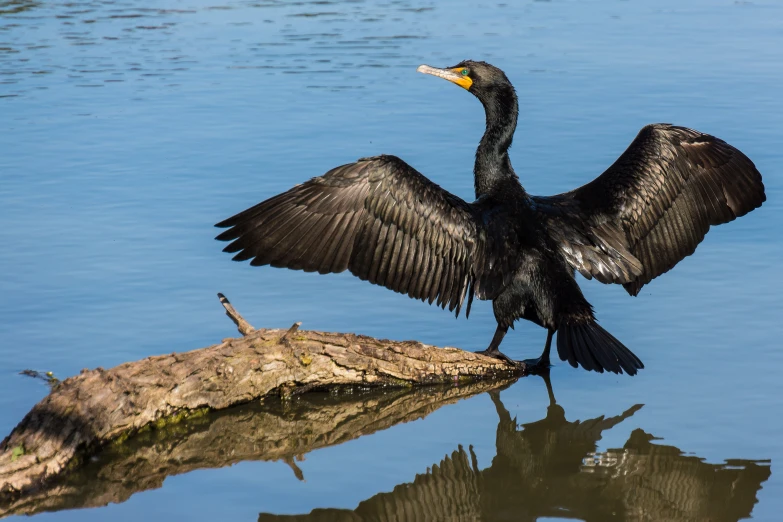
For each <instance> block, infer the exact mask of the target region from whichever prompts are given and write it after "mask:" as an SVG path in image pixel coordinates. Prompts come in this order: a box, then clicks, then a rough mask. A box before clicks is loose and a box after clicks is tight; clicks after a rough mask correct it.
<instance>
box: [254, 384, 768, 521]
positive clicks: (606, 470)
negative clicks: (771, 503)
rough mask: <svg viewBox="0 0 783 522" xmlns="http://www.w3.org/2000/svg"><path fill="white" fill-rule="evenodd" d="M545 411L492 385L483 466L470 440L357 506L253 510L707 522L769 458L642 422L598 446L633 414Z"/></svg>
mask: <svg viewBox="0 0 783 522" xmlns="http://www.w3.org/2000/svg"><path fill="white" fill-rule="evenodd" d="M546 380H547V383H546V384H547V388H548V390H549V394H550V399H551V403H550V405H549V407H548V408H547V411H546V417H544V418H543V419H541V420H539V421H536V422H530V423H526V424H521V425H518V424H517V422H516V419H514V418H512V417H511V414H510V413H509V411H508V410H507V409H506V407H505V406H504V405H503V402H502V401H501V399H500V392H499V391H498V390H495V391H490V392H489V394H490V396H491V398H492V402H493V403H494V405H495V408H496V410H497V415H498V427H497V436H496V442H495V444H496V448H497V454H496V455H495V457H494V458H493V459H492V464H491V465H490V466H489V467H488V468H486V469H479V466H478V462H477V457H476V454H475V453H474V451H473V448H472V447H471V448H469V449H468V450H467V451H466V450H465V449H464V448H463V447H462V446H460V447H459V449H458V450H456V451H454V452H453V453H452V454H451V455H448V456H446V457H445V458H444V459H443V460H441V461H440V462H439V463H436V464H433V465H432V468H431V469H428V470H427V472H426V473H424V474H421V475H417V476H416V477H415V478H414V479H413V481H412V482H410V483H405V484H400V485H399V486H397V487H395V488H394V490H393V491H391V492H390V493H380V494H378V495H375V496H373V497H372V498H369V499H367V500H365V501H363V502H361V503H360V504H359V505H358V506H357V508H356V509H355V510H352V511H349V510H337V509H316V510H314V511H312V512H311V513H310V514H308V515H283V516H281V515H272V514H264V513H262V514H261V515H259V517H258V520H259V522H274V521H280V522H282V521H291V522H294V521H296V522H305V521H311V522H338V521H339V522H342V521H344V522H359V521H377V522H381V521H392V520H396V521H400V522H401V521H407V520H411V521H413V520H454V521H457V520H459V521H463V520H464V521H477V520H487V521H489V520H520V521H522V520H531V521H533V520H538V519H539V518H541V517H559V518H567V519H579V520H589V521H592V520H595V521H602V520H667V521H672V522H674V521H695V520H710V521H712V522H728V521H736V520H740V519H742V518H747V517H750V514H751V511H752V510H753V506H754V504H756V502H757V498H756V494H757V492H758V491H759V489H761V485H762V483H763V482H765V481H766V480H767V479H768V478H769V476H770V466H769V463H768V462H765V461H749V460H728V461H726V463H724V464H708V463H705V462H704V461H703V459H700V458H699V457H697V456H693V455H686V454H684V453H683V452H682V451H681V450H680V449H678V448H675V447H673V446H665V445H659V444H656V443H655V442H654V441H655V437H654V436H653V435H651V434H649V433H646V432H645V431H643V430H641V429H636V430H634V431H633V432H632V433H631V436H630V437H629V438H628V441H627V442H626V443H625V445H624V446H623V447H622V448H619V449H609V450H607V451H604V452H598V451H597V445H598V441H600V440H601V437H602V435H603V434H604V432H606V431H608V430H611V429H612V428H613V427H615V426H616V425H618V424H620V423H621V422H623V421H624V420H625V419H627V418H629V417H631V416H632V415H633V414H634V413H636V412H637V411H638V410H639V409H641V407H642V405H640V404H637V405H635V406H632V407H630V408H628V409H627V410H626V411H625V412H623V413H622V414H620V415H615V416H612V417H604V416H601V417H597V418H594V419H587V420H583V421H579V420H576V421H568V420H567V419H566V413H565V411H564V410H563V408H562V407H561V406H560V405H558V404H557V403H556V402H555V398H554V395H553V393H552V389H551V385H550V383H549V382H548V378H547V379H546Z"/></svg>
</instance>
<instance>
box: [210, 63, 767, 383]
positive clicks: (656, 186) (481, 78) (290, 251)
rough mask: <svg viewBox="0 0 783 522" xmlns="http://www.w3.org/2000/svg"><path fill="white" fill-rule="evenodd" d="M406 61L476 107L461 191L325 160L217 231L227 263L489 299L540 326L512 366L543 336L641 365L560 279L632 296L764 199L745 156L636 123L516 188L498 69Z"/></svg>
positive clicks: (389, 165)
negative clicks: (478, 120) (546, 184)
mask: <svg viewBox="0 0 783 522" xmlns="http://www.w3.org/2000/svg"><path fill="white" fill-rule="evenodd" d="M418 71H419V72H422V73H425V74H432V75H435V76H438V77H440V78H444V79H446V80H449V81H450V82H453V83H455V84H457V85H459V86H460V87H463V88H464V89H466V90H468V91H469V92H470V93H472V94H473V95H475V96H476V97H477V98H478V99H479V100H480V101H481V103H482V105H483V106H484V110H485V113H486V131H485V133H484V136H483V137H482V138H481V142H480V143H479V146H478V150H477V151H476V163H475V166H474V169H473V174H474V179H475V189H476V201H474V202H473V203H467V202H465V201H463V200H462V199H460V198H459V197H457V196H455V195H453V194H451V193H449V192H447V191H445V190H443V189H442V188H441V187H439V186H438V185H436V184H435V183H433V182H432V181H430V180H429V179H427V178H426V177H424V176H423V175H422V174H420V173H419V172H418V171H416V170H415V169H414V168H413V167H411V166H410V165H408V164H407V163H405V162H404V161H402V160H401V159H399V158H397V157H395V156H385V155H383V156H375V157H371V158H362V159H360V160H358V161H357V162H355V163H349V164H347V165H343V166H340V167H337V168H334V169H332V170H330V171H329V172H327V173H326V174H324V175H323V176H320V177H316V178H313V179H311V180H310V181H307V182H305V183H302V184H301V185H297V186H295V187H294V188H292V189H291V190H289V191H287V192H284V193H282V194H279V195H277V196H274V197H272V198H270V199H268V200H266V201H264V202H262V203H259V204H258V205H256V206H254V207H252V208H249V209H247V210H245V211H244V212H240V213H239V214H237V215H235V216H234V217H231V218H229V219H227V220H225V221H222V222H220V223H218V224H217V225H216V226H218V227H229V229H228V230H226V231H225V232H223V233H222V234H220V235H219V236H217V239H219V240H223V241H231V244H230V245H228V246H227V247H226V248H225V249H224V251H226V252H232V253H236V255H235V256H234V259H235V260H236V261H245V260H248V259H249V260H251V261H250V264H251V265H256V266H260V265H272V266H274V267H281V268H282V267H284V268H292V269H295V270H304V271H306V272H314V271H318V272H319V273H322V274H326V273H329V272H342V271H344V270H346V269H348V270H350V271H351V273H352V274H354V275H356V276H358V277H359V278H361V279H363V280H366V281H370V282H371V283H373V284H378V285H383V286H385V287H387V288H390V289H392V290H394V291H395V292H399V293H402V294H408V296H409V297H412V298H416V299H421V300H422V301H428V302H429V303H430V304H432V303H433V302H437V304H438V305H439V306H441V307H442V308H446V307H447V306H448V308H449V310H450V311H454V310H456V314H457V315H459V311H460V309H461V307H462V305H463V304H464V302H465V298H466V296H467V307H466V311H465V315H466V316H467V315H468V314H469V313H470V305H471V302H472V300H473V296H476V297H478V298H479V299H488V300H492V307H493V310H494V312H495V318H496V319H497V323H498V326H497V330H496V331H495V335H494V337H493V338H492V341H491V343H490V344H489V347H488V348H487V349H486V350H484V351H483V352H481V353H484V354H486V355H489V356H491V357H496V358H500V359H504V360H509V361H510V359H508V357H506V356H505V355H503V354H502V353H501V352H500V351H499V350H498V347H499V346H500V343H501V341H502V340H503V337H504V336H505V335H506V332H507V331H508V327H509V326H513V324H514V321H516V320H517V319H520V318H521V319H527V320H529V321H532V322H534V323H536V324H538V325H540V326H542V327H544V328H546V329H547V331H548V335H547V339H546V345H545V347H544V351H543V353H542V354H541V356H540V357H539V358H538V359H535V360H527V361H524V362H523V363H522V364H523V365H526V366H527V367H528V369H529V370H536V369H544V368H548V367H549V351H550V346H551V344H552V336H553V335H554V333H555V331H557V332H558V336H557V351H558V354H559V355H560V358H561V359H562V360H568V362H569V363H570V364H571V366H573V367H576V366H577V364H580V365H581V366H582V367H583V368H585V369H587V370H595V371H598V372H603V371H604V370H607V371H610V372H614V373H622V372H623V371H625V372H626V373H628V374H629V375H634V374H635V373H636V372H637V370H639V369H640V368H644V365H643V364H642V362H641V361H640V360H639V358H638V357H636V355H634V354H633V353H632V352H631V351H630V350H629V349H628V348H626V347H625V346H623V344H622V343H620V341H618V340H617V339H615V338H614V337H613V336H612V335H611V334H610V333H609V332H607V331H606V330H604V329H603V328H601V327H600V326H599V325H598V323H597V322H596V320H595V316H594V314H593V308H592V306H591V305H590V303H588V302H587V300H586V299H585V298H584V296H583V295H582V292H581V290H580V289H579V285H578V284H577V282H576V280H575V278H574V275H575V271H578V272H579V273H581V274H582V275H583V276H585V277H586V278H588V279H592V278H596V279H597V280H599V281H601V282H602V283H619V284H622V285H623V287H624V288H625V289H626V290H627V291H628V293H629V294H631V295H633V296H635V295H637V294H638V293H639V290H640V289H641V288H642V286H644V285H645V284H647V283H649V282H650V281H651V280H652V279H654V278H655V277H657V276H659V275H661V274H663V273H664V272H666V271H668V270H669V269H671V268H672V267H673V266H674V265H675V264H677V262H679V261H680V260H681V259H683V258H684V257H686V256H688V255H690V254H692V253H693V252H694V250H695V249H696V246H697V245H698V244H699V243H700V242H701V241H702V239H703V238H704V235H705V234H706V233H707V231H708V230H709V228H710V226H711V225H719V224H721V223H726V222H728V221H731V220H733V219H734V218H736V217H738V216H742V215H744V214H747V213H748V212H750V211H751V210H753V209H755V208H757V207H759V206H760V205H761V204H762V202H764V200H765V199H766V197H765V195H764V185H763V184H762V181H761V174H759V172H758V170H756V167H755V166H754V165H753V162H751V161H750V159H748V158H747V156H745V155H744V154H743V153H741V152H740V151H739V150H737V149H735V148H734V147H732V146H731V145H729V144H727V143H726V142H724V141H722V140H720V139H718V138H715V137H714V136H710V135H708V134H702V133H701V132H698V131H695V130H692V129H687V128H684V127H676V126H673V125H668V124H654V125H648V126H646V127H644V128H643V129H642V130H641V132H640V133H639V135H638V136H637V137H636V139H635V140H634V141H633V142H632V143H631V145H630V146H629V147H628V149H627V150H626V151H625V152H624V153H623V154H622V155H621V156H620V157H619V158H618V159H617V161H615V163H614V164H613V165H612V166H611V167H609V168H608V169H607V170H606V172H604V173H603V174H601V175H600V176H598V178H596V179H595V180H593V181H592V182H590V183H588V184H587V185H584V186H582V187H580V188H578V189H576V190H573V191H571V192H566V193H564V194H559V195H556V196H549V197H542V196H531V195H529V194H528V193H527V192H526V191H525V189H524V188H523V187H522V185H521V184H520V182H519V178H518V177H517V175H516V174H515V173H514V169H513V168H512V167H511V161H510V160H509V157H508V149H509V147H510V146H511V140H512V138H513V136H514V130H515V129H516V125H517V113H518V107H517V96H516V93H515V91H514V87H513V86H512V85H511V82H509V80H508V78H506V75H505V74H504V73H503V71H501V70H500V69H498V68H497V67H494V66H492V65H490V64H488V63H485V62H475V61H470V60H468V61H463V62H461V63H459V64H458V65H455V66H454V67H449V68H446V69H436V68H434V67H429V66H427V65H422V66H420V67H419V68H418Z"/></svg>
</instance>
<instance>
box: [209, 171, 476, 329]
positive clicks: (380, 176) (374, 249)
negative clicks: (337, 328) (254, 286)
mask: <svg viewBox="0 0 783 522" xmlns="http://www.w3.org/2000/svg"><path fill="white" fill-rule="evenodd" d="M216 226H218V227H230V228H229V229H228V230H227V231H225V232H223V233H222V234H220V235H219V236H217V239H219V240H223V241H232V242H231V244H230V245H228V246H227V247H226V248H225V249H224V251H226V252H236V255H235V256H234V259H235V260H237V261H245V260H248V259H250V260H251V261H250V264H251V265H256V266H260V265H272V266H275V267H284V268H291V269H295V270H304V271H306V272H314V271H318V272H320V273H322V274H325V273H329V272H342V271H344V270H345V269H348V270H350V271H351V273H352V274H354V275H356V276H358V277H359V278H361V279H363V280H366V281H369V282H371V283H373V284H377V285H382V286H385V287H386V288H390V289H392V290H394V291H395V292H399V293H403V294H407V295H408V296H410V297H412V298H416V299H421V300H422V301H429V302H430V304H431V303H432V302H433V301H435V300H436V299H437V303H438V305H439V306H441V307H443V308H445V307H446V306H448V307H449V310H450V311H453V310H454V309H455V308H456V310H457V312H456V313H457V314H459V310H460V308H461V306H462V304H463V301H464V299H465V295H466V294H467V293H468V290H469V289H470V287H471V284H472V282H473V280H474V277H476V273H477V272H480V271H481V270H480V268H479V267H477V266H476V263H474V249H475V244H476V242H477V241H478V239H477V237H478V234H477V226H478V225H477V221H476V219H475V216H474V213H473V210H472V207H471V206H470V205H469V204H468V203H466V202H465V201H463V200H462V199H460V198H458V197H457V196H454V195H452V194H450V193H449V192H447V191H445V190H443V189H442V188H440V187H439V186H438V185H436V184H435V183H433V182H431V181H430V180H428V179H427V178H426V177H424V176H422V175H421V174H420V173H419V172H417V171H416V170H415V169H413V168H412V167H411V166H409V165H408V164H407V163H405V162H404V161H402V160H401V159H399V158H397V157H394V156H377V157H374V158H364V159H361V160H359V161H357V162H356V163H350V164H348V165H343V166H341V167H337V168H335V169H332V170H330V171H329V172H327V173H326V174H324V175H323V176H320V177H316V178H313V179H311V180H310V181H307V182H306V183H303V184H301V185H297V186H296V187H294V188H292V189H291V190H289V191H287V192H284V193H282V194H279V195H277V196H275V197H273V198H271V199H268V200H266V201H264V202H262V203H259V204H258V205H256V206H254V207H252V208H249V209H247V210H245V211H244V212H241V213H239V214H237V215H236V216H234V217H232V218H229V219H227V220H225V221H223V222H221V223H218V224H217V225H216ZM471 292H472V290H471ZM471 297H472V294H471ZM467 312H468V313H469V312H470V303H468V310H467Z"/></svg>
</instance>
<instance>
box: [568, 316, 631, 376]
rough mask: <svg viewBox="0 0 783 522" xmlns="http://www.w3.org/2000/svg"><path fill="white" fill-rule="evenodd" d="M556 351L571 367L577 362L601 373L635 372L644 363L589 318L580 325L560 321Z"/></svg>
mask: <svg viewBox="0 0 783 522" xmlns="http://www.w3.org/2000/svg"><path fill="white" fill-rule="evenodd" d="M557 353H558V355H560V359H561V360H563V361H566V360H567V361H568V362H569V364H570V365H571V366H573V367H574V368H576V367H577V363H578V364H579V365H581V366H582V367H583V368H584V369H585V370H591V371H597V372H599V373H603V371H604V370H606V371H609V372H612V373H623V372H625V373H627V374H628V375H636V373H637V371H639V370H641V369H642V368H644V364H642V361H640V360H639V358H638V357H637V356H636V355H634V353H633V352H632V351H631V350H629V349H628V348H626V347H625V346H624V345H623V343H621V342H620V341H618V340H617V339H615V337H614V336H613V335H612V334H610V333H609V332H607V331H606V330H604V329H603V328H601V327H600V326H599V325H598V323H596V322H594V321H590V322H587V323H581V324H565V323H564V324H561V325H560V328H558V331H557Z"/></svg>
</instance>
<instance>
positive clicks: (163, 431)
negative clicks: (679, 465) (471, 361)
mask: <svg viewBox="0 0 783 522" xmlns="http://www.w3.org/2000/svg"><path fill="white" fill-rule="evenodd" d="M508 382H509V381H507V380H506V381H503V380H496V381H483V382H476V383H471V384H466V385H460V386H455V385H442V386H430V387H426V388H417V389H410V388H406V389H399V388H397V389H386V390H372V391H352V392H350V393H334V392H332V393H326V392H324V393H313V394H307V395H303V396H301V397H296V398H294V399H293V400H280V399H278V398H270V399H267V400H266V401H264V402H262V403H259V402H256V403H253V404H247V405H244V406H239V407H236V408H231V409H228V410H225V411H223V412H209V413H206V414H203V415H196V416H193V417H191V418H189V419H188V420H187V421H186V422H179V423H170V424H166V425H165V426H161V427H156V428H151V429H148V430H144V431H143V432H142V433H140V434H138V436H136V437H134V438H133V439H132V440H129V441H125V442H117V443H114V444H109V445H108V446H106V447H105V448H103V449H102V450H101V451H100V452H98V454H97V455H96V456H95V457H94V458H93V459H90V462H88V463H87V464H85V465H84V466H83V467H80V468H79V469H78V470H75V471H74V472H72V473H67V474H63V475H61V476H59V477H56V478H55V479H54V480H52V481H50V482H49V483H47V485H46V487H42V488H39V489H38V490H36V491H34V492H31V493H28V494H26V495H23V496H21V497H19V498H15V499H8V500H7V501H6V502H5V503H3V502H0V517H4V516H9V515H22V514H25V515H31V514H34V513H40V512H42V511H57V510H61V509H71V508H84V507H96V506H104V505H106V504H109V503H119V502H124V501H126V500H127V499H128V498H130V496H131V495H133V494H134V493H137V492H139V491H144V490H149V489H156V488H159V487H161V486H162V484H163V481H164V479H165V478H166V477H169V476H172V475H179V474H181V473H187V472H189V471H193V470H195V469H202V468H219V467H223V466H229V465H232V464H235V463H237V462H241V461H246V460H262V461H269V460H282V461H284V462H286V463H288V465H289V466H291V468H292V470H293V472H294V474H295V475H296V476H297V477H298V478H299V479H300V480H301V479H303V478H304V476H303V472H302V470H300V469H299V467H298V466H297V464H296V462H295V460H300V459H301V458H302V456H303V455H304V454H305V453H308V452H310V451H313V450H316V449H319V448H324V447H328V446H332V445H337V444H342V443H343V442H347V441H349V440H352V439H355V438H358V437H361V436H363V435H369V434H371V433H375V432H377V431H381V430H385V429H387V428H390V427H392V426H394V425H396V424H400V423H404V422H410V421H414V420H418V419H421V418H424V417H426V416H427V415H429V414H430V413H432V412H433V411H435V410H437V409H438V408H440V407H442V406H445V405H447V404H452V403H454V402H456V401H458V400H460V399H462V398H465V397H469V396H471V395H474V394H477V393H482V392H484V391H488V390H492V389H497V388H499V387H502V386H504V385H507V384H508Z"/></svg>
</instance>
